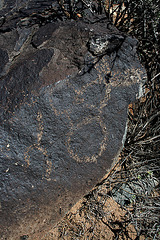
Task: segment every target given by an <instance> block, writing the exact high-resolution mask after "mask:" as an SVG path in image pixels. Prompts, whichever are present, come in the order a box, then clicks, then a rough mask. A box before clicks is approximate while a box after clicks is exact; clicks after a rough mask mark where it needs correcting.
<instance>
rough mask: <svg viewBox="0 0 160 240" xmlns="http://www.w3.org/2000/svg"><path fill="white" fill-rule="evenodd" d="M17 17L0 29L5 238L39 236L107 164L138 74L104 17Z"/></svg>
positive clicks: (1, 225) (0, 193)
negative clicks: (11, 24) (33, 19)
mask: <svg viewBox="0 0 160 240" xmlns="http://www.w3.org/2000/svg"><path fill="white" fill-rule="evenodd" d="M7 2H8V3H10V4H11V2H12V1H1V5H0V6H1V8H2V3H7ZM24 2H25V1H24ZM29 2H33V3H35V2H37V1H29ZM43 2H45V1H43ZM49 2H50V1H48V3H49ZM7 6H8V5H7ZM31 9H32V7H31ZM32 10H33V9H32ZM3 11H5V10H4V9H3ZM16 14H17V13H16ZM98 17H99V16H97V17H96V16H95V18H97V19H99V18H98ZM21 20H22V19H21V18H19V19H16V23H15V26H14V27H13V29H10V30H9V31H7V30H6V29H7V27H6V26H7V24H8V26H9V22H7V21H6V22H5V24H6V25H5V27H4V24H2V26H1V28H0V30H2V31H1V35H0V63H1V66H0V76H1V79H0V136H1V138H0V172H1V174H0V239H2V240H5V239H7V240H10V239H13V240H18V239H24V238H25V237H26V238H28V239H33V240H35V239H41V238H42V236H44V233H45V231H46V230H48V229H49V228H50V227H51V225H53V224H55V223H56V222H57V221H58V220H60V219H61V217H62V216H64V214H65V213H66V212H67V211H68V210H69V209H70V208H71V207H72V206H73V204H74V203H76V201H77V200H78V199H80V198H81V197H82V196H83V195H84V194H86V193H87V192H88V191H89V190H90V189H91V188H92V187H93V186H94V185H95V184H96V183H98V181H99V180H100V179H101V178H102V177H103V176H104V174H105V173H106V172H107V171H108V170H109V169H110V168H111V167H112V166H113V163H114V162H115V160H116V158H117V156H118V154H119V151H120V150H121V148H122V145H123V143H122V142H123V140H124V139H123V138H124V135H125V128H126V121H127V111H128V110H127V109H128V104H129V103H131V102H133V101H135V99H136V96H138V94H139V89H140V85H141V81H142V79H143V78H144V77H145V71H144V69H143V68H142V67H141V65H140V63H139V60H138V58H137V55H136V45H137V41H136V40H135V39H132V38H130V37H128V36H126V35H124V34H121V33H120V32H118V30H116V29H115V28H114V27H113V26H111V25H110V24H109V22H108V21H107V20H106V19H103V18H102V19H99V20H98V21H95V22H94V23H93V22H92V23H91V22H90V21H89V20H85V19H84V20H83V19H82V20H74V21H73V20H67V19H66V20H65V21H60V20H59V19H58V20H57V19H56V20H54V22H50V23H47V24H46V23H45V25H44V26H40V25H38V24H36V25H34V24H31V25H29V26H26V25H25V26H24V25H23V24H19V23H20V22H22V21H21ZM26 21H27V20H26Z"/></svg>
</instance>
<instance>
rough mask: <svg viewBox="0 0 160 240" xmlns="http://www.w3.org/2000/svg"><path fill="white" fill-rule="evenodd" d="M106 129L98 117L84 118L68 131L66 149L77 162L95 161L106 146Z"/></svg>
mask: <svg viewBox="0 0 160 240" xmlns="http://www.w3.org/2000/svg"><path fill="white" fill-rule="evenodd" d="M106 140H107V131H106V127H105V125H104V124H103V122H102V121H101V119H100V118H99V117H95V118H91V119H89V118H86V119H84V120H83V121H82V122H80V123H79V124H77V125H76V126H74V127H72V128H71V130H70V132H69V133H68V138H67V144H66V145H67V150H68V152H69V153H70V155H71V156H72V158H73V159H74V160H75V161H77V162H96V161H97V158H98V157H99V156H101V155H102V153H103V151H104V150H105V148H106Z"/></svg>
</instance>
